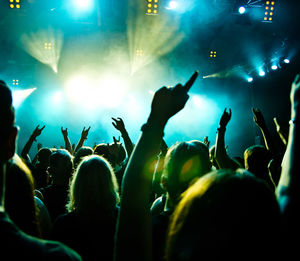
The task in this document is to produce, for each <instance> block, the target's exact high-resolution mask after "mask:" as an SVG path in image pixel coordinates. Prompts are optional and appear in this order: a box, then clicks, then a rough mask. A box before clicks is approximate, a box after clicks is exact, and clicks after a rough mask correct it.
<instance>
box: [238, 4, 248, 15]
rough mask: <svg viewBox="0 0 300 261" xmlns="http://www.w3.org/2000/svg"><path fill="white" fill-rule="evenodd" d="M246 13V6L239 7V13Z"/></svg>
mask: <svg viewBox="0 0 300 261" xmlns="http://www.w3.org/2000/svg"><path fill="white" fill-rule="evenodd" d="M245 12H246V8H245V7H244V6H240V7H239V13H240V14H244V13H245Z"/></svg>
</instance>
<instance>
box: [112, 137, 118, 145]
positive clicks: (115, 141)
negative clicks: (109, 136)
mask: <svg viewBox="0 0 300 261" xmlns="http://www.w3.org/2000/svg"><path fill="white" fill-rule="evenodd" d="M113 140H114V143H115V144H116V143H117V140H116V138H115V136H113Z"/></svg>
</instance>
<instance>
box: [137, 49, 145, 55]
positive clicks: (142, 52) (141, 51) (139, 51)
mask: <svg viewBox="0 0 300 261" xmlns="http://www.w3.org/2000/svg"><path fill="white" fill-rule="evenodd" d="M143 54H144V51H143V50H142V49H137V50H136V56H143Z"/></svg>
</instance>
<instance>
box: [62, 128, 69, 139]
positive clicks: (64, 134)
mask: <svg viewBox="0 0 300 261" xmlns="http://www.w3.org/2000/svg"><path fill="white" fill-rule="evenodd" d="M61 133H62V135H63V136H64V137H68V128H65V129H63V127H61Z"/></svg>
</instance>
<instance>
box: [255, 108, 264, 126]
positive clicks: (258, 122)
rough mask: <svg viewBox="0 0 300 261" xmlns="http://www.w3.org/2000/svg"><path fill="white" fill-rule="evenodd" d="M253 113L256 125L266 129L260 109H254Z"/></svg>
mask: <svg viewBox="0 0 300 261" xmlns="http://www.w3.org/2000/svg"><path fill="white" fill-rule="evenodd" d="M252 112H253V114H254V116H253V121H254V122H255V123H256V125H257V126H258V127H260V128H264V127H265V126H266V122H265V119H264V116H263V114H262V112H261V111H260V110H259V109H254V108H252Z"/></svg>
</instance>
